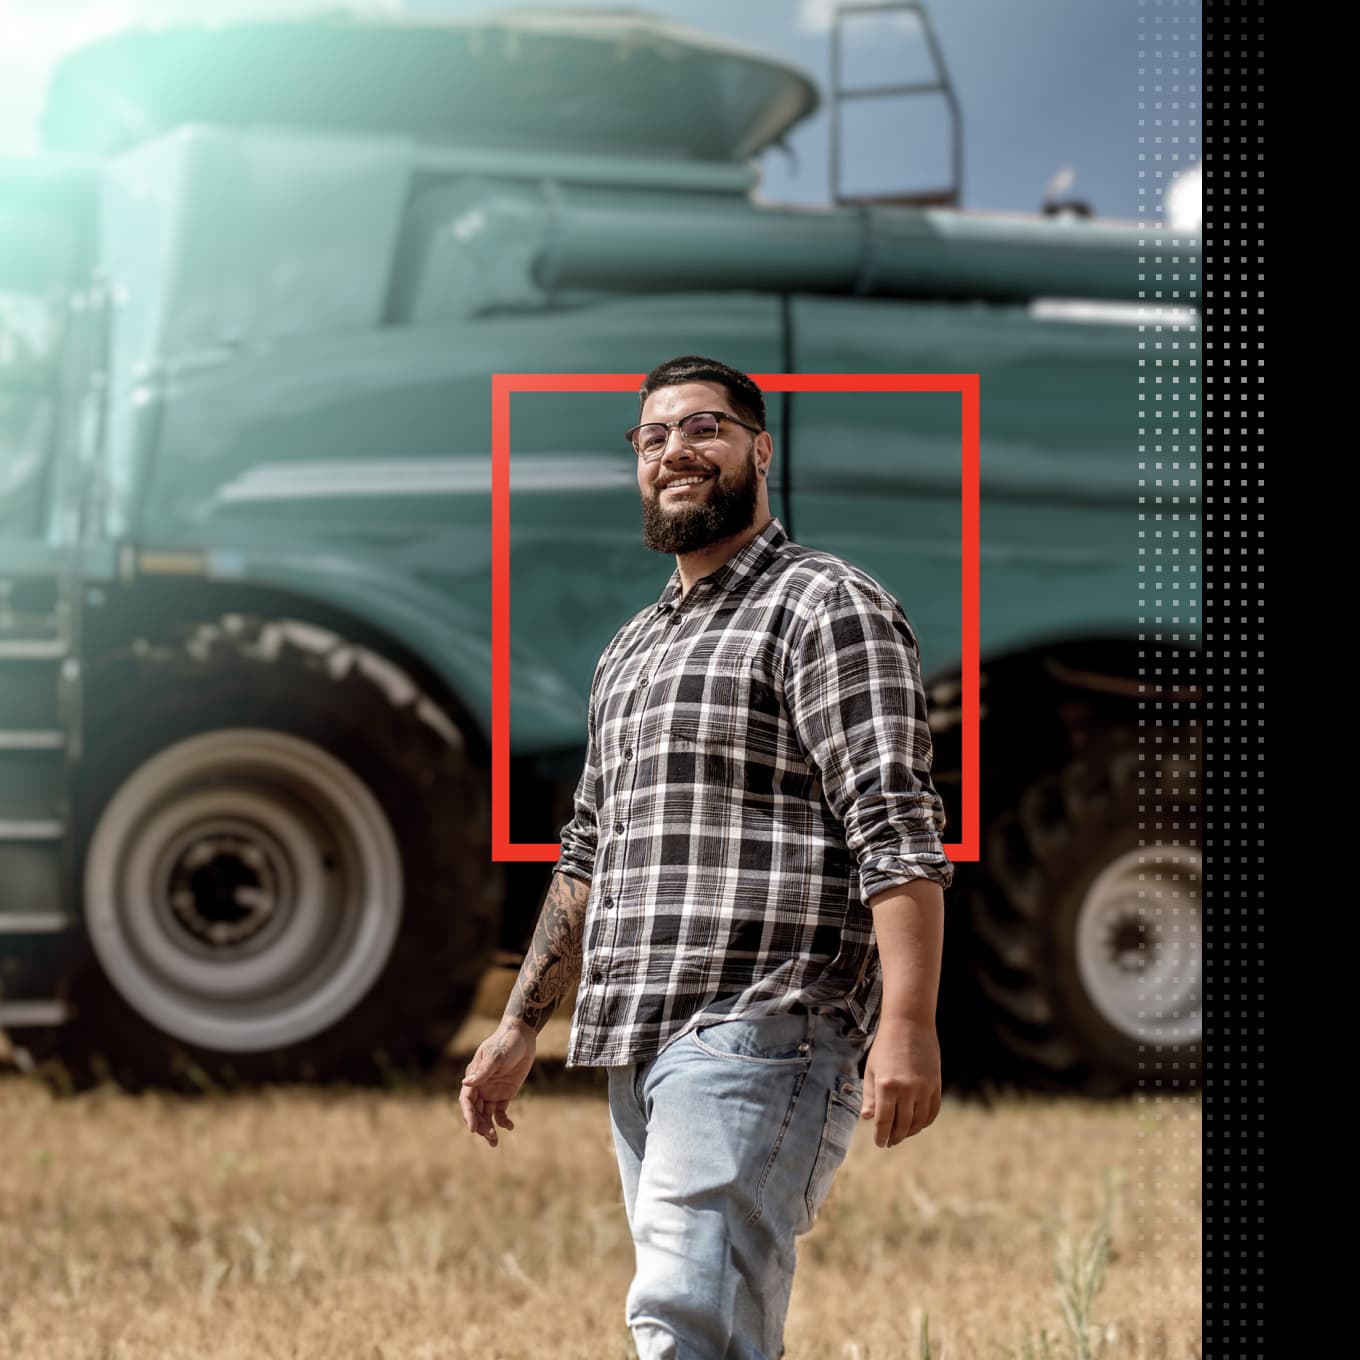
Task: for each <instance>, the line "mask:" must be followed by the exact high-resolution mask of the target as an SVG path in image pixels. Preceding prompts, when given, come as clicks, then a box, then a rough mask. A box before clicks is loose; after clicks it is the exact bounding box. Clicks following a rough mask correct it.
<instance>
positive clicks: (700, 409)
mask: <svg viewBox="0 0 1360 1360" xmlns="http://www.w3.org/2000/svg"><path fill="white" fill-rule="evenodd" d="M705 414H707V415H711V416H725V415H726V414H727V412H726V411H724V410H722V409H721V408H720V407H717V406H696V407H695V408H694V410H692V411H686V412H685V414H684V415H682V416H676V418H675V420H672V421H665V420H657V419H655V418H653V419H652V420H639V421H638V424H639V425H666V424H670V425H674V424H676V423H677V422H678V421H681V420H688V419H689V418H690V416H698V415H705Z"/></svg>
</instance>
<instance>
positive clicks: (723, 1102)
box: [609, 1009, 864, 1360]
mask: <svg viewBox="0 0 1360 1360" xmlns="http://www.w3.org/2000/svg"><path fill="white" fill-rule="evenodd" d="M862 1045H863V1038H862V1036H855V1035H853V1031H852V1027H851V1025H850V1023H849V1022H848V1021H847V1020H846V1019H845V1018H844V1016H843V1014H842V1013H841V1012H840V1011H838V1010H834V1009H826V1010H819V1011H814V1012H811V1013H800V1014H790V1015H773V1016H764V1017H761V1018H759V1019H754V1020H727V1021H724V1022H723V1023H722V1024H718V1025H712V1026H708V1027H705V1028H702V1029H699V1030H696V1031H693V1032H691V1033H689V1034H686V1035H683V1036H682V1037H681V1038H679V1039H677V1040H675V1041H674V1042H673V1043H672V1044H671V1045H670V1046H669V1047H668V1048H666V1049H664V1050H662V1052H661V1053H659V1054H658V1055H657V1056H656V1057H654V1058H651V1059H649V1060H648V1061H646V1062H641V1063H634V1064H631V1065H629V1066H620V1067H611V1068H610V1069H609V1116H610V1123H611V1126H612V1128H613V1132H614V1146H615V1150H616V1152H617V1153H618V1159H619V1173H620V1176H621V1178H622V1181H623V1195H624V1203H625V1205H626V1206H627V1210H628V1224H629V1227H630V1228H631V1230H632V1234H633V1245H634V1249H635V1252H636V1257H637V1271H636V1274H635V1275H634V1278H633V1282H632V1285H631V1286H630V1288H629V1290H628V1300H627V1306H626V1319H627V1322H628V1326H629V1327H630V1328H631V1329H632V1333H633V1339H634V1341H635V1342H636V1344H637V1349H638V1355H639V1357H640V1358H641V1360H663V1357H664V1360H777V1357H779V1356H780V1355H782V1354H783V1349H784V1345H783V1337H784V1319H785V1316H786V1315H787V1313H788V1306H789V1294H790V1291H791V1289H792V1287H793V1268H794V1261H795V1254H794V1238H795V1237H796V1236H797V1235H798V1234H800V1233H804V1232H806V1231H807V1230H808V1229H809V1228H810V1227H811V1226H812V1221H813V1219H814V1218H815V1217H816V1214H817V1210H818V1208H819V1207H820V1206H821V1204H822V1201H823V1200H824V1199H825V1198H826V1195H827V1191H828V1190H830V1188H831V1182H832V1179H833V1177H834V1176H835V1174H836V1172H837V1170H838V1169H839V1168H840V1165H841V1163H842V1162H843V1161H844V1160H845V1155H846V1153H847V1152H848V1151H849V1148H850V1140H851V1138H852V1136H853V1135H854V1132H855V1124H856V1121H857V1120H858V1117H859V1111H860V1106H861V1104H862V1102H863V1097H864V1084H863V1081H862V1079H861V1077H860V1075H859V1064H860V1058H861V1055H862V1054H863V1052H864V1049H863V1046H862Z"/></svg>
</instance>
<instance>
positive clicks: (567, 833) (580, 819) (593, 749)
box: [554, 643, 613, 883]
mask: <svg viewBox="0 0 1360 1360" xmlns="http://www.w3.org/2000/svg"><path fill="white" fill-rule="evenodd" d="M612 646H613V644H612V643H611V644H610V646H609V647H606V648H605V649H604V652H603V653H602V654H601V656H600V659H599V661H598V662H596V664H595V674H594V676H593V677H592V678H591V681H590V702H589V704H588V705H587V709H586V763H585V767H584V768H583V769H582V771H581V778H580V780H579V781H578V782H577V785H576V793H575V796H574V797H573V800H572V818H571V821H569V822H568V823H567V824H566V825H565V826H564V827H563V828H562V830H561V833H560V836H559V839H560V840H561V842H562V853H561V854H560V855H559V856H558V860H557V867H556V869H555V870H554V872H555V873H560V874H569V875H571V877H572V878H581V879H584V880H585V881H586V882H587V883H588V882H589V881H590V879H591V878H592V876H593V875H594V872H595V838H596V832H597V830H598V826H597V821H596V814H597V812H598V809H597V808H596V806H595V799H596V789H597V788H598V786H599V779H600V767H599V745H598V743H597V741H596V737H595V701H596V692H597V690H598V688H599V684H600V676H601V674H602V673H603V671H604V663H605V658H606V657H607V656H608V655H609V653H610V650H611V649H612Z"/></svg>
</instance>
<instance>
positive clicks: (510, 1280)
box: [0, 1019, 1201, 1360]
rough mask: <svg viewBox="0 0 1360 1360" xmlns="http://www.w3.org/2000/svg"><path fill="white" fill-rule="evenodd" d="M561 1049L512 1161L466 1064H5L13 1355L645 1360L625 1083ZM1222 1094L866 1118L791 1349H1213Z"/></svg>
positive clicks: (1, 1091)
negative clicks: (156, 1081) (629, 1191)
mask: <svg viewBox="0 0 1360 1360" xmlns="http://www.w3.org/2000/svg"><path fill="white" fill-rule="evenodd" d="M491 1027H492V1022H491V1021H489V1020H486V1019H478V1020H476V1021H474V1022H471V1023H470V1024H469V1025H468V1026H467V1028H466V1029H465V1030H464V1033H463V1034H462V1035H460V1037H459V1041H457V1043H456V1044H455V1052H460V1053H462V1054H463V1055H470V1053H471V1051H472V1048H473V1047H475V1044H476V1042H477V1040H479V1039H480V1038H481V1037H482V1036H483V1035H484V1034H485V1033H487V1032H488V1031H489V1029H490V1028H491ZM564 1046H565V1043H564V1029H563V1028H562V1027H561V1026H560V1025H559V1023H558V1022H554V1025H553V1026H551V1027H550V1033H549V1034H548V1035H546V1036H545V1040H544V1043H543V1045H542V1047H541V1049H540V1054H541V1056H543V1057H544V1058H545V1059H546V1061H545V1062H544V1064H543V1067H544V1072H543V1074H542V1075H541V1076H540V1077H539V1079H538V1080H536V1081H535V1082H533V1083H532V1084H531V1086H530V1087H528V1088H526V1090H525V1092H524V1093H523V1095H522V1097H521V1099H520V1101H519V1102H518V1105H519V1108H518V1111H517V1112H516V1113H517V1116H518V1117H517V1124H518V1127H517V1129H516V1130H515V1131H514V1132H513V1133H508V1134H503V1135H502V1140H501V1145H500V1147H499V1148H497V1149H495V1150H492V1149H491V1148H488V1147H487V1146H486V1145H485V1143H483V1142H482V1141H481V1140H479V1139H474V1138H472V1137H471V1135H469V1134H468V1133H467V1132H466V1130H465V1129H464V1128H463V1127H462V1124H461V1122H460V1119H459V1117H458V1114H457V1111H456V1108H455V1107H454V1104H453V1101H452V1098H451V1093H452V1091H453V1089H454V1082H455V1081H456V1077H457V1076H458V1075H461V1072H462V1068H463V1065H464V1061H465V1058H464V1059H459V1060H458V1061H456V1062H455V1063H454V1064H453V1065H452V1066H451V1068H450V1070H449V1072H448V1073H446V1074H445V1076H444V1078H443V1081H442V1083H440V1082H434V1083H431V1084H430V1085H429V1086H427V1087H425V1088H422V1089H419V1090H394V1091H389V1092H377V1091H336V1090H326V1091H308V1090H278V1091H266V1092H259V1093H252V1094H234V1095H220V1096H219V1095H208V1096H204V1097H201V1098H180V1097H174V1096H169V1095H154V1094H153V1095H142V1096H129V1095H126V1094H123V1093H121V1092H117V1091H114V1090H104V1089H101V1090H97V1091H94V1092H91V1093H88V1094H85V1095H81V1096H78V1097H74V1098H66V1099H61V1098H57V1097H54V1096H53V1095H51V1094H50V1093H49V1092H48V1091H47V1090H46V1089H45V1088H44V1087H43V1086H42V1085H40V1084H38V1083H37V1082H35V1081H33V1080H30V1079H28V1078H25V1077H22V1076H17V1075H8V1076H4V1077H0V1138H2V1139H3V1141H2V1143H0V1147H2V1148H3V1156H0V1357H3V1360H272V1358H273V1357H279V1358H280V1360H282V1358H283V1357H289V1358H290V1360H351V1357H352V1358H353V1360H458V1358H460V1357H477V1360H497V1358H504V1360H512V1358H513V1360H519V1358H520V1357H524V1358H525V1360H527V1358H528V1357H551V1358H552V1360H559V1358H560V1360H626V1358H627V1357H629V1356H631V1355H632V1354H633V1348H632V1344H631V1341H630V1340H629V1337H628V1333H627V1330H626V1328H625V1327H624V1324H623V1299H624V1294H625V1292H626V1290H627V1287H628V1281H629V1278H630V1275H631V1264H632V1252H631V1244H630V1242H629V1239H628V1235H627V1228H626V1224H625V1220H624V1215H623V1207H622V1198H621V1195H620V1192H619V1187H618V1181H617V1172H616V1169H615V1163H614V1157H613V1150H612V1146H611V1144H610V1137H609V1124H608V1116H607V1112H606V1108H605V1103H604V1097H603V1088H602V1085H601V1084H600V1082H599V1081H597V1080H596V1079H595V1077H594V1075H593V1074H590V1073H586V1074H576V1073H567V1072H564V1071H562V1070H561V1067H560V1063H558V1064H554V1063H553V1062H552V1061H551V1060H550V1055H551V1054H553V1053H557V1054H559V1055H560V1053H561V1052H562V1051H563V1049H564ZM1200 1108H1201V1107H1200V1104H1199V1101H1198V1100H1197V1099H1194V1098H1185V1097H1179V1098H1171V1097H1166V1098H1159V1099H1153V1098H1145V1099H1129V1100H1122V1101H1117V1102H1110V1103H1104V1104H1090V1103H1081V1102H1075V1101H1057V1100H1051V1099H1042V1100H1040V1099H1019V1098H1015V1099H1007V1100H1005V1101H1001V1102H998V1103H996V1104H993V1105H992V1106H991V1107H990V1108H988V1107H985V1106H983V1105H981V1104H975V1103H967V1104H965V1103H962V1102H959V1101H956V1100H953V1099H948V1098H947V1099H946V1101H945V1104H944V1107H943V1109H942V1110H941V1113H940V1116H939V1118H938V1120H937V1121H936V1122H935V1124H934V1125H932V1126H931V1128H929V1129H928V1130H926V1131H925V1133H923V1134H921V1135H919V1136H918V1137H916V1138H913V1139H911V1140H910V1141H908V1142H907V1143H905V1144H903V1145H901V1146H900V1147H898V1148H895V1149H892V1150H890V1151H884V1150H880V1149H878V1148H875V1147H874V1146H873V1140H872V1136H871V1134H870V1132H869V1129H868V1127H867V1126H862V1127H861V1128H860V1130H859V1137H858V1140H857V1142H856V1144H855V1147H854V1149H853V1150H852V1153H851V1155H850V1158H849V1160H848V1162H847V1163H846V1165H845V1168H844V1169H843V1170H842V1172H841V1174H840V1177H839V1179H838V1181H837V1183H836V1185H835V1186H834V1188H833V1190H832V1194H831V1198H830V1200H829V1202H828V1204H827V1206H826V1208H825V1209H824V1210H823V1212H822V1214H821V1217H820V1218H819V1220H818V1222H817V1224H816V1225H815V1227H814V1229H813V1231H812V1232H811V1233H809V1234H808V1235H807V1237H805V1238H803V1239H802V1242H801V1247H800V1264H799V1273H798V1278H797V1280H796V1282H795V1285H794V1295H793V1304H792V1308H791V1311H790V1317H789V1327H788V1333H787V1345H788V1360H898V1358H899V1357H900V1358H902V1360H921V1357H922V1356H925V1355H929V1356H930V1357H931V1360H973V1357H977V1358H978V1360H983V1357H985V1358H986V1360H997V1358H998V1357H1013V1358H1014V1360H1029V1357H1034V1360H1044V1358H1045V1357H1048V1358H1049V1360H1067V1358H1068V1357H1073V1358H1074V1360H1087V1357H1090V1358H1092V1360H1094V1357H1103V1358H1104V1360H1123V1358H1124V1357H1128V1358H1129V1360H1161V1358H1162V1357H1165V1358H1166V1360H1182V1357H1198V1356H1199V1355H1200V1342H1199V1336H1200V1294H1201V1281H1200V1258H1201V1252H1200V1226H1199V1225H1200V1207H1201V1206H1200V1191H1199V1186H1200ZM512 1112H515V1111H514V1110H513V1107H512ZM1107 1187H1108V1190H1109V1194H1110V1198H1109V1200H1108V1201H1106V1199H1105V1195H1106V1190H1107ZM1065 1314H1066V1316H1065Z"/></svg>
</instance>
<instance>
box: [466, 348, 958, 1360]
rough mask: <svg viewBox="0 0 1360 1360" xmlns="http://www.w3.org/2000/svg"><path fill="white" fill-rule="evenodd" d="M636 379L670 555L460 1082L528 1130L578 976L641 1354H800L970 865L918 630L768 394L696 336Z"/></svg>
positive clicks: (614, 673) (608, 652) (911, 1050)
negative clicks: (601, 1077) (829, 546)
mask: <svg viewBox="0 0 1360 1360" xmlns="http://www.w3.org/2000/svg"><path fill="white" fill-rule="evenodd" d="M641 399H642V407H641V423H640V424H639V425H638V426H636V427H635V428H634V429H633V430H630V431H629V434H628V437H629V440H630V442H631V443H632V444H633V447H634V451H635V453H636V454H637V475H638V489H639V491H640V493H641V497H642V525H643V539H644V542H645V543H646V545H647V546H648V547H649V548H653V549H655V550H656V551H659V552H665V553H674V554H675V557H676V571H675V573H674V574H673V575H672V577H671V579H670V581H669V582H668V583H667V585H666V588H665V590H663V591H662V593H661V598H660V599H659V601H657V602H656V603H655V604H652V605H649V606H648V607H647V608H645V609H643V610H642V611H641V612H639V613H638V614H636V615H635V616H634V617H633V618H632V619H630V620H629V621H628V622H627V623H626V624H624V626H623V627H622V628H621V629H620V630H619V632H618V634H617V635H616V636H615V638H614V640H613V641H612V642H611V643H610V644H609V646H608V647H606V648H605V651H604V653H603V655H602V656H601V657H600V661H599V664H598V665H597V667H596V670H595V676H594V680H593V682H592V685H591V694H590V707H589V717H588V735H589V744H588V749H587V755H586V765H585V769H584V771H583V773H582V775H581V780H580V783H579V785H578V786H577V789H576V796H575V815H574V817H573V819H572V820H571V821H570V822H568V824H567V825H566V826H565V827H563V828H562V854H561V858H560V859H559V861H558V864H557V869H556V871H555V872H554V874H553V876H552V881H551V886H550V887H549V889H548V893H547V898H546V901H545V902H544V905H543V911H542V915H541V917H540V919H539V922H538V927H537V930H536V932H535V935H534V939H533V942H532V944H531V945H530V948H529V953H528V957H527V958H526V959H525V961H524V965H523V967H522V968H521V970H520V974H519V977H518V979H517V981H516V984H515V988H514V991H513V993H512V995H511V998H510V1000H509V1002H508V1003H507V1005H506V1009H505V1014H504V1017H503V1018H502V1020H501V1023H500V1026H499V1027H498V1028H497V1030H496V1032H495V1033H494V1034H492V1035H491V1037H490V1038H488V1039H487V1040H486V1042H485V1043H483V1044H482V1045H481V1047H480V1048H478V1050H477V1052H476V1054H475V1055H474V1056H473V1059H472V1062H471V1063H470V1064H469V1066H468V1070H467V1073H466V1075H465V1077H464V1082H463V1087H462V1094H461V1097H460V1104H461V1106H462V1110H463V1115H464V1119H465V1121H466V1123H467V1126H468V1128H469V1129H470V1130H472V1131H473V1132H474V1133H478V1134H481V1135H482V1136H483V1137H484V1138H486V1139H487V1141H488V1142H489V1143H490V1144H491V1145H492V1146H493V1147H494V1146H495V1145H496V1142H497V1139H498V1133H497V1126H498V1125H499V1127H500V1128H503V1129H512V1128H513V1127H514V1124H513V1122H512V1121H511V1119H510V1118H509V1115H508V1104H509V1101H510V1099H511V1097H512V1096H514V1094H515V1093H516V1092H517V1091H518V1090H519V1087H520V1085H521V1084H522V1082H523V1081H524V1078H525V1077H526V1075H527V1074H528V1072H529V1068H530V1067H531V1066H532V1064H533V1060H534V1052H535V1038H536V1036H537V1034H538V1032H539V1031H540V1030H541V1029H542V1027H543V1025H544V1024H545V1023H546V1022H547V1020H548V1018H549V1017H550V1016H551V1015H552V1013H553V1011H554V1010H555V1009H556V1007H557V1005H558V1003H559V1001H560V1000H561V998H562V997H563V996H564V995H566V994H567V993H568V992H569V991H570V989H571V987H572V986H573V985H575V984H576V983H577V981H578V979H579V990H578V993H577V999H576V1008H575V1013H574V1016H573V1022H572V1030H571V1038H570V1040H569V1045H568V1053H567V1061H568V1064H569V1065H604V1066H607V1067H608V1069H609V1112H610V1121H611V1126H612V1129H613V1134H614V1144H615V1148H616V1151H617V1154H618V1160H619V1170H620V1175H621V1178H622V1181H623V1190H624V1201H625V1205H626V1208H627V1212H628V1219H629V1224H630V1227H631V1229H632V1234H633V1241H634V1246H635V1249H636V1258H637V1271H636V1275H635V1277H634V1279H633V1282H632V1285H631V1287H630V1289H629V1292H628V1301H627V1320H628V1324H629V1326H630V1327H631V1328H632V1331H633V1336H634V1339H635V1341H636V1343H637V1348H638V1353H639V1355H640V1356H641V1357H642V1360H653V1357H663V1356H664V1357H675V1360H722V1357H725V1356H740V1357H752V1358H753V1360H754V1358H755V1357H762V1358H763V1357H768V1358H769V1360H775V1357H777V1356H779V1355H781V1354H782V1352H783V1331H784V1320H785V1316H786V1313H787V1309H788V1301H789V1293H790V1289H791V1286H792V1280H793V1269H794V1260H795V1252H794V1239H795V1237H796V1236H797V1235H798V1234H800V1233H803V1232H805V1231H807V1229H808V1228H809V1227H810V1226H811V1224H812V1220H813V1218H814V1217H815V1215H816V1213H817V1209H818V1207H819V1205H820V1204H821V1203H822V1201H823V1200H824V1199H825V1196H826V1193H827V1191H828V1190H829V1188H830V1185H831V1181H832V1178H833V1176H834V1175H835V1173H836V1171H837V1169H838V1168H839V1166H840V1165H841V1163H842V1161H843V1160H844V1158H845V1155H846V1152H847V1150H848V1148H849V1144H850V1140H851V1136H852V1134H853V1132H854V1128H855V1121H856V1119H857V1117H859V1116H860V1115H861V1114H862V1117H863V1118H864V1119H865V1120H872V1121H873V1124H874V1139H875V1142H876V1143H877V1145H878V1146H879V1147H885V1148H886V1147H893V1146H895V1145H897V1144H898V1143H900V1142H902V1141H903V1139H906V1138H910V1137H911V1136H912V1135H913V1134H916V1133H919V1132H920V1131H921V1130H922V1129H923V1128H925V1127H926V1126H927V1125H928V1124H930V1123H931V1121H932V1120H934V1118H935V1116H936V1114H937V1112H938V1110H939V1104H940V1055H939V1045H938V1042H937V1039H936V1035H935V1003H936V992H937V988H938V984H939V970H940V954H941V942H942V938H943V909H944V896H943V889H944V888H946V887H948V886H949V884H950V882H951V880H952V877H953V868H952V866H951V865H950V863H949V861H948V860H947V859H946V858H945V855H944V853H943V850H942V847H941V843H940V833H941V832H942V831H943V829H944V808H943V804H942V803H941V801H940V798H939V796H938V794H937V793H936V791H935V789H934V787H933V785H932V784H931V782H930V763H931V755H932V750H931V743H930V735H929V731H928V729H927V725H926V712H925V699H924V694H923V690H922V684H921V678H920V660H919V654H918V650H917V646H916V639H915V637H914V636H913V634H912V631H911V628H910V626H909V624H908V622H907V619H906V616H905V615H904V614H903V612H902V609H901V607H900V606H899V605H898V603H897V602H896V601H895V600H894V599H893V598H892V597H891V596H890V595H889V594H888V593H887V592H886V591H885V590H884V589H883V588H882V587H881V586H879V585H878V584H877V583H876V582H875V581H874V580H873V579H872V578H871V577H869V576H868V575H867V574H866V573H864V572H863V571H860V570H859V569H857V568H855V567H853V566H851V565H850V564H849V563H846V562H844V561H842V560H841V559H840V558H837V557H834V556H832V555H831V554H829V553H825V552H818V551H814V550H811V549H809V548H806V547H802V546H800V545H798V544H795V543H793V542H791V541H790V540H789V538H788V535H787V534H786V533H785V531H784V528H783V526H782V525H781V524H780V522H779V521H778V520H777V519H776V518H774V517H773V516H772V515H771V513H770V506H769V491H768V487H769V471H770V461H771V459H772V457H773V455H774V446H773V442H772V440H771V438H770V435H769V432H768V431H767V430H766V429H765V403H764V399H763V397H762V395H761V393H760V390H759V388H758V387H757V386H756V385H755V383H753V382H752V381H751V380H750V378H748V377H747V376H746V375H745V374H742V373H739V372H737V371H736V370H734V369H731V368H729V367H727V366H726V365H725V364H721V363H718V362H717V361H715V360H712V359H705V358H702V357H699V356H695V355H688V356H685V357H683V358H678V359H672V360H670V361H669V362H667V363H664V364H662V365H660V366H659V367H658V368H656V369H654V370H653V371H652V372H651V373H650V374H648V376H647V379H646V381H645V383H644V384H643V387H642V391H641ZM866 1049H867V1062H864V1064H863V1067H864V1075H863V1077H862V1078H861V1076H860V1068H861V1061H862V1059H863V1058H864V1055H865V1051H866ZM861 1105H862V1110H861Z"/></svg>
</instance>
